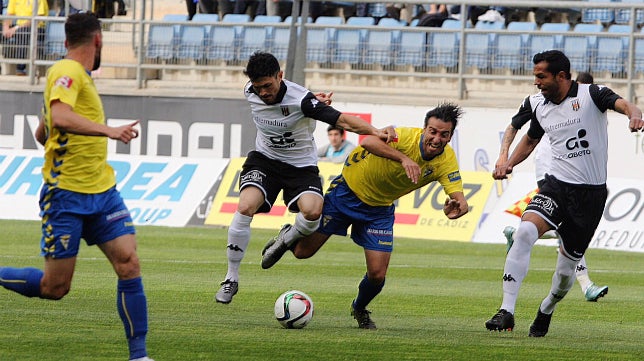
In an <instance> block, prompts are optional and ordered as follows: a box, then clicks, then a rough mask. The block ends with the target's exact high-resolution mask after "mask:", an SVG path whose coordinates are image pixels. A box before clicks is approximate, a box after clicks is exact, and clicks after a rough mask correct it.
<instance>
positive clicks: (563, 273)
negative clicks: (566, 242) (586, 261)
mask: <svg viewBox="0 0 644 361" xmlns="http://www.w3.org/2000/svg"><path fill="white" fill-rule="evenodd" d="M578 262H579V261H577V260H572V259H570V258H568V257H566V256H564V255H562V254H561V252H559V253H558V254H557V267H556V268H555V273H554V274H553V275H552V286H551V287H550V294H548V296H547V297H546V298H545V299H544V300H543V301H542V302H541V307H540V309H541V312H543V313H545V314H547V315H549V314H551V313H552V312H554V310H555V306H556V305H557V302H559V301H561V300H562V299H563V298H564V296H565V295H566V294H567V293H568V291H570V289H571V288H572V285H573V284H574V283H575V267H576V266H577V263H578Z"/></svg>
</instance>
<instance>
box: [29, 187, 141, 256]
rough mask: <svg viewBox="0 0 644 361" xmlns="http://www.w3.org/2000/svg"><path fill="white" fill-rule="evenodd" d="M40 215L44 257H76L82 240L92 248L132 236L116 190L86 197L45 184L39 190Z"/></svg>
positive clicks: (131, 224)
mask: <svg viewBox="0 0 644 361" xmlns="http://www.w3.org/2000/svg"><path fill="white" fill-rule="evenodd" d="M40 216H41V217H42V239H41V241H40V251H41V252H40V254H41V255H42V256H45V257H52V258H70V257H75V256H76V255H77V254H78V249H79V246H80V239H81V238H83V239H85V242H86V243H87V244H88V245H90V246H91V245H95V244H101V243H105V242H108V241H111V240H113V239H115V238H117V237H120V236H123V235H126V234H134V233H135V231H134V225H133V223H132V217H131V216H130V211H129V210H128V209H127V207H126V206H125V203H124V202H123V199H122V198H121V195H120V194H119V192H118V191H117V190H116V188H111V189H109V190H107V191H105V192H103V193H98V194H85V193H76V192H72V191H67V190H64V189H59V188H51V187H50V186H48V185H47V184H45V185H43V187H42V189H41V191H40Z"/></svg>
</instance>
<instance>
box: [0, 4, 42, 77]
mask: <svg viewBox="0 0 644 361" xmlns="http://www.w3.org/2000/svg"><path fill="white" fill-rule="evenodd" d="M36 1H37V2H38V5H37V7H38V10H37V13H36V15H38V16H47V15H48V13H49V5H48V4H47V0H36ZM33 11H34V9H33V2H31V1H30V0H9V4H8V5H7V15H12V16H32V14H33ZM37 26H38V33H37V43H38V53H39V55H42V49H43V47H42V45H43V44H44V43H45V23H44V22H39V23H38V25H37ZM30 43H31V19H19V20H16V23H15V24H14V23H13V20H11V19H6V20H4V22H3V23H2V44H3V47H2V53H3V56H4V57H5V58H13V59H27V58H29V44H30ZM16 75H27V64H18V65H17V66H16Z"/></svg>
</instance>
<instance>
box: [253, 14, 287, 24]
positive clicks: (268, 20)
mask: <svg viewBox="0 0 644 361" xmlns="http://www.w3.org/2000/svg"><path fill="white" fill-rule="evenodd" d="M253 22H254V23H262V24H274V23H281V22H282V18H281V17H280V16H279V15H257V16H255V18H254V19H253Z"/></svg>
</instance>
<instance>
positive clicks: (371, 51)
mask: <svg viewBox="0 0 644 361" xmlns="http://www.w3.org/2000/svg"><path fill="white" fill-rule="evenodd" d="M397 34H400V32H396V33H394V32H393V31H390V30H370V31H368V32H367V37H366V38H365V50H364V63H365V64H380V65H383V66H387V65H391V64H392V63H393V52H394V51H395V46H396V45H397V42H398V39H397V38H395V36H396V35H397Z"/></svg>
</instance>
